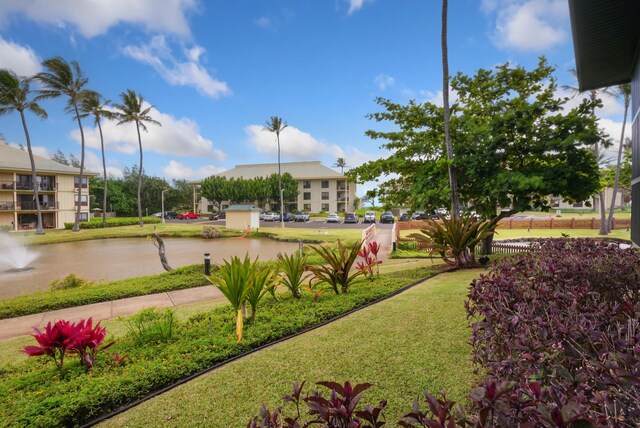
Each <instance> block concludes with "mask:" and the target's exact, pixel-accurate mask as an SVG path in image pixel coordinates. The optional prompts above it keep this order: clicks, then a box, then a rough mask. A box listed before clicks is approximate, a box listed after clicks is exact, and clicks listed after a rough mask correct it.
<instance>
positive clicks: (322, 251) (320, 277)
mask: <svg viewBox="0 0 640 428" xmlns="http://www.w3.org/2000/svg"><path fill="white" fill-rule="evenodd" d="M360 247H362V241H360V240H358V241H356V242H354V243H353V246H352V247H351V249H349V247H348V246H346V245H344V244H343V243H342V242H341V241H340V240H338V248H337V250H332V249H330V248H328V247H325V246H322V245H318V246H312V247H311V249H313V251H315V252H316V253H318V254H319V255H320V256H321V257H322V258H323V259H324V261H325V262H326V264H323V265H317V266H307V270H308V271H309V272H311V274H312V275H313V278H312V279H313V280H316V281H318V282H326V283H327V284H329V285H330V286H331V288H332V289H333V291H334V292H335V293H336V294H339V293H340V291H342V292H343V293H346V292H347V291H348V290H349V286H351V283H352V282H353V281H354V280H355V279H356V278H357V277H358V276H360V275H364V271H362V270H357V271H356V272H354V273H351V267H352V266H353V264H354V263H355V261H356V259H357V258H358V251H360Z"/></svg>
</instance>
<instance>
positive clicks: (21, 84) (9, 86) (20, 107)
mask: <svg viewBox="0 0 640 428" xmlns="http://www.w3.org/2000/svg"><path fill="white" fill-rule="evenodd" d="M30 83H31V82H30V79H27V78H21V77H18V76H17V75H16V74H15V73H14V72H12V71H9V70H0V116H4V115H5V114H9V113H13V112H14V111H17V112H19V113H20V119H22V128H23V129H24V136H25V138H26V139H27V152H28V153H29V161H30V162H31V184H32V185H33V194H34V199H35V201H36V213H37V218H38V221H37V225H36V235H44V228H43V227H42V212H41V211H40V197H39V195H38V186H37V180H36V163H35V160H34V158H33V151H32V150H31V137H29V129H28V128H27V121H26V119H25V117H24V111H25V110H28V111H30V112H31V113H33V114H35V115H36V116H38V117H39V118H41V119H46V118H47V112H46V111H44V110H43V109H42V108H41V107H40V105H38V101H39V100H40V98H41V97H40V96H39V95H37V96H35V97H33V98H30V95H32V92H31V90H30V87H29V86H30V85H29V84H30Z"/></svg>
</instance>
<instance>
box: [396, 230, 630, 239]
mask: <svg viewBox="0 0 640 428" xmlns="http://www.w3.org/2000/svg"><path fill="white" fill-rule="evenodd" d="M416 232H419V230H417V229H410V230H401V231H400V236H402V237H405V236H408V235H411V234H412V233H416ZM563 234H565V235H569V236H570V237H571V238H596V237H599V236H600V235H598V229H531V230H530V231H527V229H498V230H496V236H495V239H496V240H501V239H515V238H561V237H562V236H563ZM607 236H608V237H610V238H620V239H631V232H629V231H628V230H625V229H616V230H614V231H612V232H611V233H610V234H609V235H607Z"/></svg>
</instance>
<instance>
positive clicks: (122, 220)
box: [64, 217, 162, 230]
mask: <svg viewBox="0 0 640 428" xmlns="http://www.w3.org/2000/svg"><path fill="white" fill-rule="evenodd" d="M139 222H140V220H139V219H138V217H110V218H108V219H107V225H106V227H119V226H135V225H137V224H139ZM142 222H143V223H144V224H158V223H161V222H162V220H161V219H159V218H156V217H142ZM104 227H105V226H104V225H103V224H102V218H95V217H94V218H92V219H91V220H90V221H81V222H80V229H102V228H104ZM64 228H65V229H67V230H71V229H73V223H65V224H64Z"/></svg>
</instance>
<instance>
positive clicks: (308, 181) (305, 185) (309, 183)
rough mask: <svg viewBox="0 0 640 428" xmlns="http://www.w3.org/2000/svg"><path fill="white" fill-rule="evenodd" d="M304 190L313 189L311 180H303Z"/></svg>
mask: <svg viewBox="0 0 640 428" xmlns="http://www.w3.org/2000/svg"><path fill="white" fill-rule="evenodd" d="M302 188H303V189H311V181H310V180H302Z"/></svg>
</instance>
